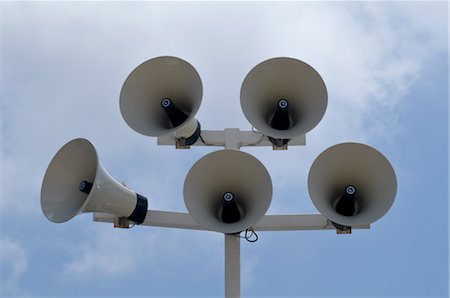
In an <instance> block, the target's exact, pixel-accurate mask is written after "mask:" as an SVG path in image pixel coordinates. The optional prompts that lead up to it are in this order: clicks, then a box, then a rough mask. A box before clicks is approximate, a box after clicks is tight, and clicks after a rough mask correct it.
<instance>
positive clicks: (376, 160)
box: [308, 143, 397, 227]
mask: <svg viewBox="0 0 450 298" xmlns="http://www.w3.org/2000/svg"><path fill="white" fill-rule="evenodd" d="M308 190H309V194H310V196H311V199H312V201H313V203H314V205H315V206H316V208H317V209H318V210H319V211H320V212H321V213H322V214H323V215H324V216H325V217H327V218H328V219H329V220H331V221H332V222H333V223H335V224H338V225H342V226H344V227H351V226H356V225H367V224H371V223H373V222H375V221H376V220H378V219H380V218H381V217H382V216H383V215H384V214H385V213H386V212H387V211H388V210H389V209H390V208H391V206H392V204H393V202H394V199H395V195H396V192H397V179H396V176H395V172H394V169H393V168H392V166H391V164H390V163H389V161H388V160H387V159H386V158H385V157H384V156H383V154H381V153H380V152H378V151H377V150H375V149H374V148H372V147H370V146H367V145H364V144H359V143H342V144H338V145H335V146H333V147H330V148H328V149H327V150H325V151H324V152H322V153H321V154H320V155H319V156H318V157H317V158H316V160H315V161H314V163H313V165H312V166H311V169H310V172H309V177H308Z"/></svg>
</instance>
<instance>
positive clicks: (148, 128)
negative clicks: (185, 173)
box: [120, 56, 203, 138]
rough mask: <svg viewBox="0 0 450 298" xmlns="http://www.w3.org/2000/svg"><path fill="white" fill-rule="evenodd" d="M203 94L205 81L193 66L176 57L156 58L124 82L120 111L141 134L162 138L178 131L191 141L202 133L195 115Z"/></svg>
mask: <svg viewBox="0 0 450 298" xmlns="http://www.w3.org/2000/svg"><path fill="white" fill-rule="evenodd" d="M202 94H203V87H202V81H201V79H200V76H199V74H198V73H197V71H196V70H195V68H194V67H193V66H192V65H191V64H189V63H188V62H186V61H184V60H182V59H180V58H176V57H168V56H164V57H157V58H153V59H150V60H148V61H146V62H144V63H142V64H141V65H139V66H138V67H136V68H135V69H134V70H133V71H132V72H131V73H130V75H129V76H128V78H127V79H126V80H125V83H124V84H123V86H122V91H121V93H120V111H121V113H122V117H123V119H124V120H125V122H126V123H127V124H128V125H129V126H130V127H131V128H132V129H133V130H135V131H137V132H138V133H140V134H143V135H147V136H162V135H166V134H170V133H175V132H176V131H177V130H179V131H180V132H182V135H181V137H186V138H189V137H190V136H192V135H194V134H195V133H196V132H197V131H198V133H199V130H200V126H199V124H198V122H197V121H196V120H195V119H194V116H195V114H196V113H197V111H198V110H199V108H200V104H201V101H202ZM180 129H181V130H180Z"/></svg>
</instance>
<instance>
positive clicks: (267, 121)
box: [241, 57, 328, 142]
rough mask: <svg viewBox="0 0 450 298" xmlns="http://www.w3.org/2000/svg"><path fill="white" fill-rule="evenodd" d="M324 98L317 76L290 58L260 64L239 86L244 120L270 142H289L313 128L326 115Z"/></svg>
mask: <svg viewBox="0 0 450 298" xmlns="http://www.w3.org/2000/svg"><path fill="white" fill-rule="evenodd" d="M327 98H328V96H327V89H326V87H325V83H324V81H323V80H322V78H321V76H320V75H319V73H318V72H317V71H316V70H315V69H314V68H312V67H311V66H309V65H308V64H306V63H305V62H302V61H300V60H297V59H293V58H284V57H280V58H272V59H269V60H266V61H264V62H261V63H260V64H258V65H257V66H255V67H254V68H253V69H252V70H251V71H250V72H249V73H248V74H247V76H246V77H245V79H244V82H243V83H242V87H241V106H242V110H243V112H244V114H245V117H246V118H247V120H248V121H249V122H250V123H251V124H252V125H253V126H254V127H255V128H256V129H258V130H259V131H261V132H262V133H264V134H265V135H267V136H268V137H270V138H271V139H284V140H288V139H290V138H293V137H295V136H299V135H303V134H305V133H307V132H308V131H310V130H311V129H313V128H314V127H315V126H316V125H317V124H318V123H319V122H320V120H321V119H322V117H323V115H324V113H325V110H326V108H327ZM271 141H272V142H273V140H271Z"/></svg>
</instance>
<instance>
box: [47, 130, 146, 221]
mask: <svg viewBox="0 0 450 298" xmlns="http://www.w3.org/2000/svg"><path fill="white" fill-rule="evenodd" d="M41 207H42V211H43V212H44V214H45V216H46V217H47V218H48V219H49V220H50V221H53V222H56V223H62V222H65V221H68V220H69V219H71V218H73V217H74V216H76V215H78V214H80V213H84V212H104V213H110V214H113V215H116V216H119V217H127V218H128V219H130V220H131V221H133V222H135V223H137V224H140V223H142V222H143V221H144V219H145V216H146V214H147V207H148V202H147V199H146V198H145V197H143V196H141V195H139V194H137V193H135V192H134V191H132V190H131V189H129V188H127V187H125V186H123V185H122V184H120V183H118V182H117V181H116V180H114V179H113V178H112V177H111V176H110V175H109V174H108V173H107V172H106V171H105V169H103V167H102V166H101V164H100V162H99V159H98V155H97V151H96V150H95V147H94V145H93V144H92V143H91V142H89V141H88V140H86V139H75V140H72V141H70V142H68V143H67V144H65V145H64V146H63V147H62V148H61V149H60V150H59V151H58V152H57V153H56V155H55V156H54V157H53V159H52V161H51V163H50V165H49V166H48V169H47V172H46V173H45V176H44V181H43V183H42V188H41Z"/></svg>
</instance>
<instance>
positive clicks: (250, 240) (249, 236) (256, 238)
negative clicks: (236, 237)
mask: <svg viewBox="0 0 450 298" xmlns="http://www.w3.org/2000/svg"><path fill="white" fill-rule="evenodd" d="M248 232H251V234H250V235H248ZM253 235H255V238H254V239H250V238H251V237H252V236H253ZM245 240H247V241H248V242H252V243H253V242H256V241H258V235H257V234H256V233H255V231H254V230H253V228H250V229H247V230H245Z"/></svg>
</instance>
